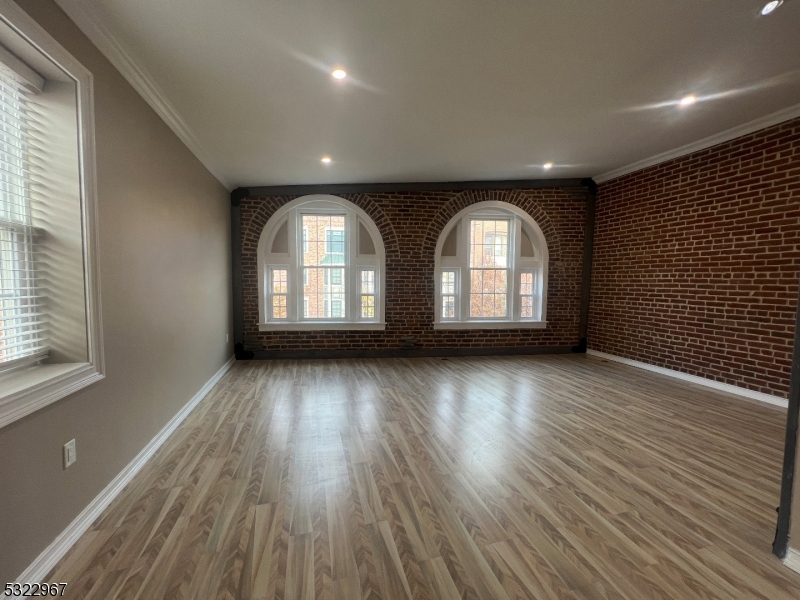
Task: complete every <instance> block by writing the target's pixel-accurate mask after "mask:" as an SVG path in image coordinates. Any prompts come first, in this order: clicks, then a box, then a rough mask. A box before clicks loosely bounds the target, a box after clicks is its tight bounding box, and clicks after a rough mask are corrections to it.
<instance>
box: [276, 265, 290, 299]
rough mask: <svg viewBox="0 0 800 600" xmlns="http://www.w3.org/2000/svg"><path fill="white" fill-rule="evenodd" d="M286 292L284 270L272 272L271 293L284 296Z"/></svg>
mask: <svg viewBox="0 0 800 600" xmlns="http://www.w3.org/2000/svg"><path fill="white" fill-rule="evenodd" d="M287 291H288V288H287V285H286V269H273V270H272V293H273V294H285V293H286V292H287Z"/></svg>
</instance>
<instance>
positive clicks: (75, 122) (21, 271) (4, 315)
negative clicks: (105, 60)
mask: <svg viewBox="0 0 800 600" xmlns="http://www.w3.org/2000/svg"><path fill="white" fill-rule="evenodd" d="M94 164H95V160H94V114H93V100H92V75H91V73H90V72H89V71H88V70H86V68H85V67H83V66H82V65H81V64H80V63H79V62H78V61H77V60H75V58H74V57H73V56H71V55H70V54H69V53H68V52H67V51H66V50H65V49H64V48H62V47H61V46H60V45H59V44H58V42H56V41H55V40H54V39H53V38H52V37H50V36H49V35H48V34H47V33H46V32H45V31H44V30H43V29H42V28H41V27H40V26H39V25H38V24H37V23H36V22H35V21H34V20H33V19H32V18H31V17H30V16H29V15H28V14H27V13H26V12H25V11H23V10H22V9H20V8H19V7H18V6H17V5H16V4H15V3H13V2H0V427H4V426H5V425H7V424H8V423H11V422H13V421H15V420H17V419H20V418H22V417H24V416H25V415H27V414H30V413H32V412H34V411H36V410H38V409H40V408H42V407H44V406H46V405H48V404H50V403H52V402H55V401H57V400H59V399H61V398H63V397H64V396H66V395H68V394H71V393H73V392H75V391H77V390H79V389H81V388H83V387H86V386H87V385H90V384H91V383H93V382H95V381H98V380H99V379H102V377H103V373H104V366H103V343H102V324H101V318H100V291H99V282H98V281H97V278H96V273H97V266H98V265H97V255H96V248H97V243H96V240H97V231H96V194H95V187H94V186H95V172H94Z"/></svg>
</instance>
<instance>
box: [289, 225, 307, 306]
mask: <svg viewBox="0 0 800 600" xmlns="http://www.w3.org/2000/svg"><path fill="white" fill-rule="evenodd" d="M300 225H301V224H300V220H299V219H298V218H297V211H296V210H292V211H289V214H288V215H287V216H286V235H287V238H288V239H287V246H288V247H287V250H288V251H289V260H288V264H289V267H288V268H289V290H290V291H289V298H288V299H287V302H286V304H287V306H288V315H287V316H288V319H289V320H290V321H299V320H300V319H299V316H302V314H303V313H302V312H300V313H299V314H298V305H300V306H302V302H303V254H302V248H300V250H301V252H298V244H302V243H303V236H302V232H298V227H299V226H300Z"/></svg>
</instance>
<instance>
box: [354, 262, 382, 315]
mask: <svg viewBox="0 0 800 600" xmlns="http://www.w3.org/2000/svg"><path fill="white" fill-rule="evenodd" d="M364 271H372V273H373V290H374V292H375V293H374V294H363V293H361V273H362V272H364ZM380 279H381V273H380V271H379V270H378V269H376V268H375V267H373V266H371V265H369V266H366V267H359V268H358V273H357V278H356V284H357V285H358V289H357V290H356V296H357V298H358V304H357V305H356V306H355V307H354V308H355V310H356V312H357V314H356V318H357V319H358V320H359V321H361V322H362V323H376V322H378V297H379V296H378V290H379V289H380ZM363 296H375V316H374V317H362V316H361V298H362V297H363Z"/></svg>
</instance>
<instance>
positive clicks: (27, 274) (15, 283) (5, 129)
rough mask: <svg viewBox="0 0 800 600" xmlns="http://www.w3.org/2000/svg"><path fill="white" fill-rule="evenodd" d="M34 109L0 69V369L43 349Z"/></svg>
mask: <svg viewBox="0 0 800 600" xmlns="http://www.w3.org/2000/svg"><path fill="white" fill-rule="evenodd" d="M35 114H36V111H35V104H34V96H33V94H32V93H31V92H29V91H28V89H27V88H26V87H24V86H23V85H21V84H19V83H17V81H16V78H14V77H12V76H10V75H9V74H8V73H6V72H5V71H4V70H2V69H0V370H2V369H3V368H7V367H10V366H12V365H16V364H18V363H20V362H22V361H24V360H26V359H32V358H34V357H38V356H42V355H43V354H45V353H46V352H47V327H46V322H45V314H44V310H43V308H44V307H43V303H44V299H43V298H42V297H41V296H40V294H39V293H38V291H37V289H38V288H37V284H36V280H37V277H36V270H35V268H34V265H35V261H34V250H35V243H36V239H35V238H36V230H35V229H34V227H33V226H32V220H31V203H30V181H31V162H32V160H33V157H35V156H36V154H37V141H38V140H39V136H37V134H36V133H37V132H36V129H37V127H36V125H37V122H36V118H35Z"/></svg>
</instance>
